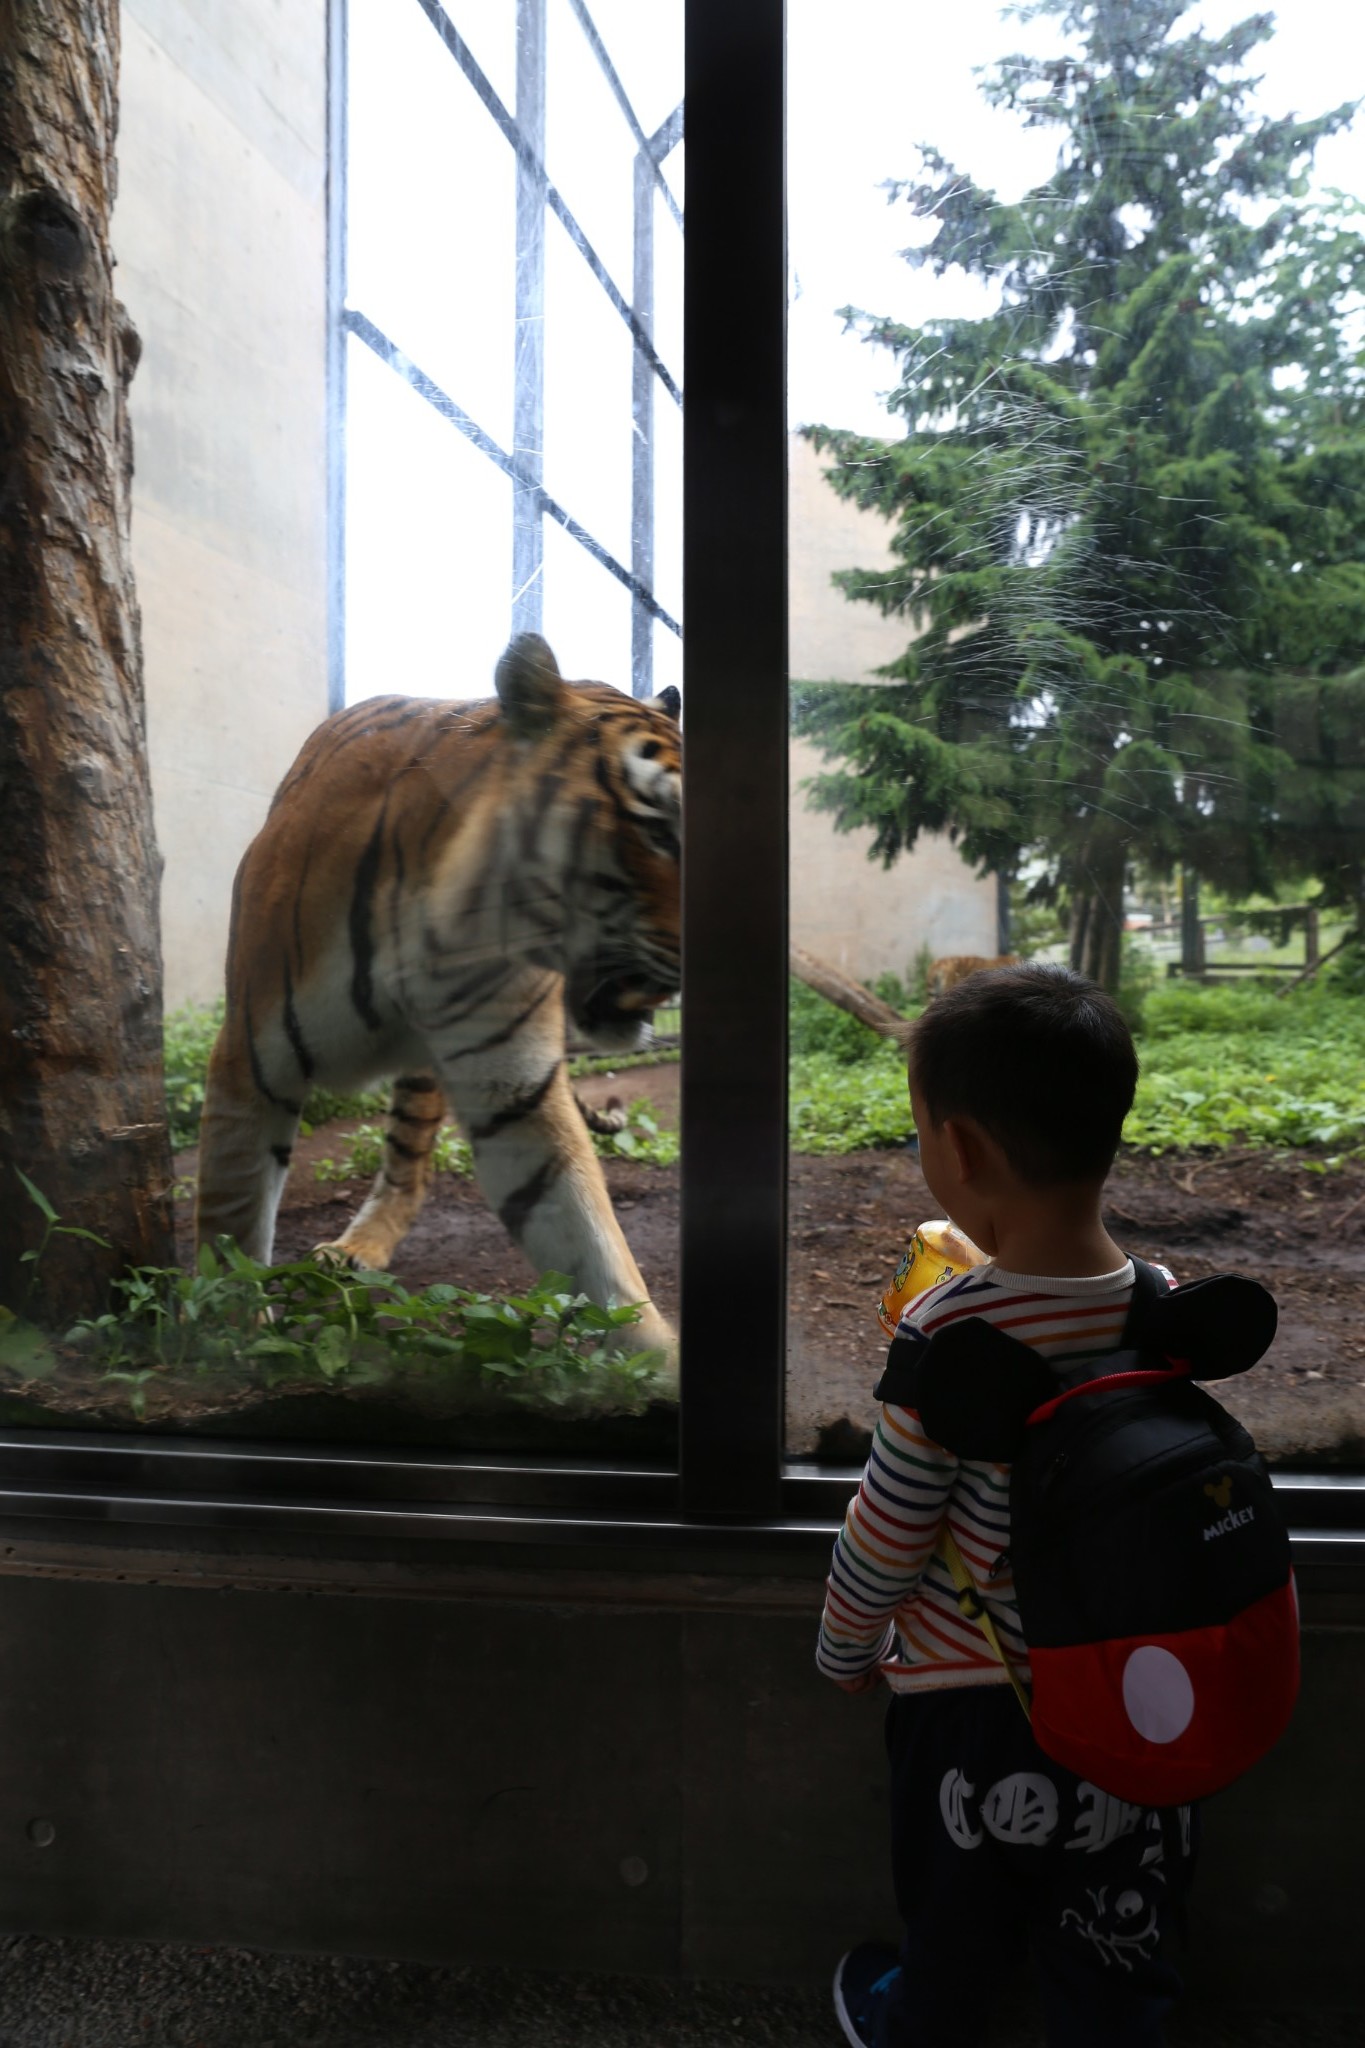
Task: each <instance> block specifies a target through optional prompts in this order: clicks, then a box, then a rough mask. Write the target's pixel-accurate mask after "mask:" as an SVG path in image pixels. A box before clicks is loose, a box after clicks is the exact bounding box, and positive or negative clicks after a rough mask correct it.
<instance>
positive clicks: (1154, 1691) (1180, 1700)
mask: <svg viewBox="0 0 1365 2048" xmlns="http://www.w3.org/2000/svg"><path fill="white" fill-rule="evenodd" d="M1123 1704H1124V1708H1125V1710H1126V1712H1127V1715H1128V1719H1129V1720H1130V1721H1131V1722H1132V1724H1133V1726H1134V1728H1136V1730H1137V1732H1138V1734H1139V1735H1141V1736H1142V1737H1143V1739H1144V1740H1145V1741H1147V1742H1174V1741H1175V1739H1176V1737H1177V1736H1179V1735H1183V1734H1184V1733H1185V1730H1186V1729H1187V1728H1188V1727H1189V1725H1190V1722H1191V1721H1192V1720H1193V1719H1194V1687H1193V1685H1192V1684H1191V1682H1190V1674H1189V1672H1188V1671H1187V1670H1186V1669H1185V1667H1184V1665H1183V1664H1182V1663H1181V1661H1180V1659H1179V1658H1178V1657H1173V1656H1172V1655H1171V1652H1170V1651H1169V1650H1163V1649H1162V1648H1161V1647H1160V1645H1159V1644H1157V1643H1144V1644H1143V1646H1142V1648H1141V1649H1140V1650H1134V1652H1133V1654H1132V1656H1131V1657H1130V1658H1129V1659H1128V1662H1127V1663H1126V1664H1125V1665H1124V1667H1123Z"/></svg>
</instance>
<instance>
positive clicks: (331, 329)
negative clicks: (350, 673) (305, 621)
mask: <svg viewBox="0 0 1365 2048" xmlns="http://www.w3.org/2000/svg"><path fill="white" fill-rule="evenodd" d="M346 33H347V4H346V0H328V7H327V709H328V710H329V711H340V710H341V708H342V706H343V705H344V704H345V702H346V348H347V330H346V327H345V311H346V173H347V135H348V124H347V118H346V96H347V91H348V83H347V75H346Z"/></svg>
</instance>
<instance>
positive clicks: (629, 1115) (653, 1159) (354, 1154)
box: [313, 1097, 678, 1181]
mask: <svg viewBox="0 0 1365 2048" xmlns="http://www.w3.org/2000/svg"><path fill="white" fill-rule="evenodd" d="M591 1137H592V1142H593V1144H594V1146H595V1147H596V1149H597V1151H598V1153H599V1154H601V1156H602V1157H603V1158H606V1159H638V1160H639V1161H640V1162H641V1163H642V1164H644V1165H647V1166H671V1165H672V1164H673V1162H674V1160H675V1159H676V1158H677V1157H678V1133H677V1132H676V1131H675V1130H672V1129H670V1128H669V1127H668V1126H667V1125H661V1124H660V1123H659V1121H658V1119H657V1118H656V1117H655V1116H654V1114H653V1112H652V1110H651V1108H650V1105H649V1103H648V1102H647V1101H645V1100H644V1099H643V1098H641V1097H637V1098H636V1100H635V1101H634V1102H632V1103H631V1104H630V1105H629V1107H628V1108H627V1111H626V1124H625V1128H624V1130H620V1131H593V1132H592V1133H591ZM383 1159H384V1131H383V1127H382V1125H380V1124H374V1123H364V1124H361V1125H359V1126H358V1127H357V1129H355V1130H354V1131H350V1132H348V1133H347V1134H346V1135H345V1136H344V1137H343V1138H342V1140H341V1143H340V1147H339V1149H338V1151H337V1153H336V1155H335V1156H332V1155H330V1154H329V1156H328V1157H327V1158H325V1159H319V1160H317V1161H316V1162H315V1163H314V1166H313V1177H314V1179H315V1180H320V1181H340V1180H356V1179H369V1178H370V1177H371V1176H373V1175H374V1174H376V1173H378V1171H379V1168H380V1166H381V1165H382V1163H383ZM432 1167H433V1170H434V1171H435V1172H437V1173H456V1174H459V1175H460V1176H461V1178H462V1179H464V1180H469V1179H470V1178H471V1177H472V1175H473V1172H474V1154H473V1152H472V1150H471V1149H470V1146H469V1143H468V1140H467V1139H465V1138H463V1137H462V1136H461V1135H460V1133H459V1131H457V1130H456V1129H455V1127H454V1125H453V1124H444V1125H443V1126H442V1128H441V1130H440V1132H439V1133H438V1135H437V1139H436V1144H435V1147H434V1149H433V1151H432Z"/></svg>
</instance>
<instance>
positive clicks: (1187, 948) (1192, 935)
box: [1180, 868, 1206, 981]
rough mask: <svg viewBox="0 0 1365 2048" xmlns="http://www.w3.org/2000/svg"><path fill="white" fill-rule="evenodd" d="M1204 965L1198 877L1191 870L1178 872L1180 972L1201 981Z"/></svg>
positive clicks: (1183, 869) (1191, 978) (1189, 978)
mask: <svg viewBox="0 0 1365 2048" xmlns="http://www.w3.org/2000/svg"><path fill="white" fill-rule="evenodd" d="M1205 964H1206V960H1205V953H1204V927H1203V924H1202V922H1201V921H1200V916H1199V877H1198V875H1197V874H1196V873H1195V871H1194V869H1193V868H1182V869H1181V870H1180V972H1181V973H1182V974H1183V975H1185V976H1186V978H1187V979H1188V980H1190V981H1201V980H1202V979H1203V976H1204V967H1205Z"/></svg>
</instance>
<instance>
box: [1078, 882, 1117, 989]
mask: <svg viewBox="0 0 1365 2048" xmlns="http://www.w3.org/2000/svg"><path fill="white" fill-rule="evenodd" d="M1124 865H1125V863H1124V858H1123V850H1122V848H1117V849H1115V850H1114V851H1112V852H1110V853H1107V854H1102V855H1099V856H1092V859H1091V861H1090V863H1089V865H1088V869H1087V872H1088V874H1089V876H1090V881H1091V887H1090V888H1089V889H1087V890H1085V891H1083V892H1078V893H1077V895H1076V896H1075V897H1073V899H1072V906H1071V966H1072V968H1073V970H1074V971H1075V972H1076V973H1077V974H1084V975H1086V976H1087V977H1088V978H1089V980H1091V981H1093V982H1097V983H1098V984H1099V986H1100V987H1101V988H1102V989H1106V990H1107V991H1108V992H1109V994H1110V995H1113V994H1114V993H1115V991H1116V990H1117V988H1118V985H1119V975H1120V973H1121V971H1122V967H1123V872H1124Z"/></svg>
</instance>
